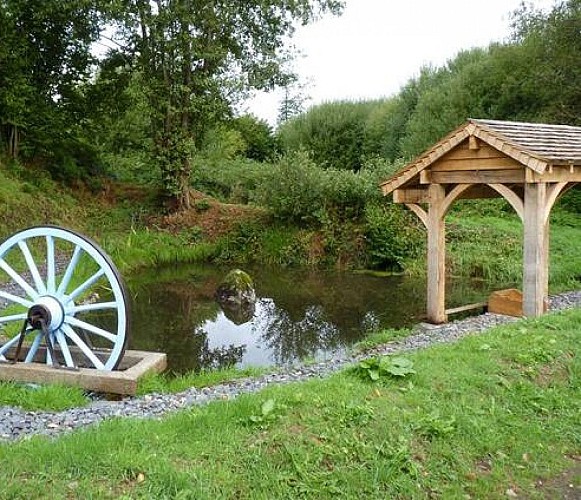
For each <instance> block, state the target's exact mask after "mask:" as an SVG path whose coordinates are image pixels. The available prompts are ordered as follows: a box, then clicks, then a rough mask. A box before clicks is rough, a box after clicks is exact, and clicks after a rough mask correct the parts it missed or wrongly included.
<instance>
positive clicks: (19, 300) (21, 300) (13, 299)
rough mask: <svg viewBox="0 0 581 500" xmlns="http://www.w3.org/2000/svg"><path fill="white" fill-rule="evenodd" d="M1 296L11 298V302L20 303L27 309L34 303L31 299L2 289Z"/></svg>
mask: <svg viewBox="0 0 581 500" xmlns="http://www.w3.org/2000/svg"><path fill="white" fill-rule="evenodd" d="M0 297H1V298H3V299H6V300H9V301H10V302H14V303H16V304H20V305H22V306H24V307H26V308H27V309H30V308H31V307H32V306H33V305H34V302H31V301H30V300H26V299H25V298H23V297H17V296H16V295H12V294H11V293H8V292H4V291H2V290H0Z"/></svg>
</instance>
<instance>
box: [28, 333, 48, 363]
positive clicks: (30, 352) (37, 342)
mask: <svg viewBox="0 0 581 500" xmlns="http://www.w3.org/2000/svg"><path fill="white" fill-rule="evenodd" d="M42 337H43V333H42V332H38V333H37V334H36V337H34V340H33V341H32V345H31V346H30V349H28V352H27V353H26V358H24V362H25V363H32V362H33V361H34V356H36V353H37V352H38V348H39V347H40V341H41V340H42Z"/></svg>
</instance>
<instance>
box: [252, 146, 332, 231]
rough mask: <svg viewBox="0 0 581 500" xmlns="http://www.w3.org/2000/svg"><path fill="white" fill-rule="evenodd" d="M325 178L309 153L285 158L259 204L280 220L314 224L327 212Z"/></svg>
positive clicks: (264, 187)
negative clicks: (325, 209) (325, 210)
mask: <svg viewBox="0 0 581 500" xmlns="http://www.w3.org/2000/svg"><path fill="white" fill-rule="evenodd" d="M323 176H324V173H323V170H321V169H320V168H319V167H317V166H316V165H315V164H314V163H313V162H312V161H311V160H310V159H309V157H308V155H307V154H306V153H304V152H302V151H300V152H298V153H294V154H290V155H287V156H284V157H283V158H282V159H281V160H279V161H278V162H277V163H276V164H275V165H274V167H273V168H272V169H270V170H269V172H268V174H267V176H266V177H265V179H264V181H263V183H262V186H261V189H260V195H259V197H258V201H259V202H260V203H261V204H263V205H265V206H267V207H269V208H270V209H271V210H272V212H273V215H274V217H275V218H277V219H279V220H281V221H286V222H291V223H307V224H312V223H314V222H316V221H318V220H320V219H321V217H322V216H323V213H324V207H325V196H324V179H323Z"/></svg>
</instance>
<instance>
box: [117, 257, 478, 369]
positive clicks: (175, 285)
mask: <svg viewBox="0 0 581 500" xmlns="http://www.w3.org/2000/svg"><path fill="white" fill-rule="evenodd" d="M231 269H232V267H229V268H226V267H217V266H210V265H179V266H175V267H164V268H158V269H151V270H149V271H147V272H144V273H141V274H139V275H136V276H133V277H132V278H131V279H130V281H129V283H128V285H129V289H130V291H131V296H132V317H133V321H132V323H133V324H132V328H131V331H132V336H131V340H130V348H132V349H143V350H150V351H161V352H165V353H167V355H168V370H169V371H171V372H173V373H184V372H186V371H190V370H199V369H202V368H217V367H223V366H226V365H236V366H238V367H247V366H284V365H291V364H296V363H298V362H302V361H306V360H322V359H325V358H328V357H330V356H332V355H334V354H337V353H341V352H342V351H344V350H345V349H347V348H349V347H350V346H352V345H353V344H355V343H356V342H358V341H360V340H362V339H364V338H365V336H366V335H367V334H369V333H370V332H373V331H377V330H379V329H383V328H401V327H405V326H411V325H413V324H415V323H418V322H419V321H422V319H423V317H424V314H425V307H426V306H425V281H423V280H417V279H410V278H407V277H403V276H375V275H370V274H364V273H354V272H338V271H313V270H296V269H268V268H264V267H260V268H252V267H250V268H244V269H245V270H246V271H247V272H249V274H250V275H251V276H252V277H253V279H254V284H255V288H256V294H257V302H256V307H255V309H254V311H253V314H252V313H251V314H250V315H249V317H246V318H233V317H232V316H231V315H230V317H229V316H228V315H226V314H225V313H224V312H223V311H222V309H221V308H220V306H219V304H218V303H217V302H216V301H215V299H214V293H215V290H216V287H217V286H218V284H219V282H220V280H221V279H222V278H223V277H224V276H225V275H226V273H227V272H228V271H229V270H231ZM450 285H451V293H450V295H452V296H457V297H462V298H461V299H459V300H460V302H462V300H463V301H464V303H466V302H467V299H466V296H467V295H471V297H476V298H475V299H474V301H476V300H479V297H480V296H485V295H486V293H487V291H486V290H483V289H482V288H483V287H482V284H478V283H477V284H474V283H470V284H466V283H462V282H458V281H454V282H453V283H451V284H450ZM467 288H468V291H467ZM451 305H452V306H453V305H457V304H451Z"/></svg>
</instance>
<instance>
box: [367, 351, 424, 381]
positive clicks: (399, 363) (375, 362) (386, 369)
mask: <svg viewBox="0 0 581 500" xmlns="http://www.w3.org/2000/svg"><path fill="white" fill-rule="evenodd" d="M413 366H414V364H413V362H412V361H411V360H410V359H408V358H404V357H401V356H393V357H392V356H384V357H377V358H371V359H366V360H363V361H360V362H359V364H358V365H357V366H356V367H355V373H356V374H357V375H358V376H359V377H360V378H362V379H365V380H371V381H372V382H376V381H378V380H379V379H380V378H382V377H392V378H405V377H407V376H408V375H412V374H414V373H416V371H415V370H414V369H413Z"/></svg>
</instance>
